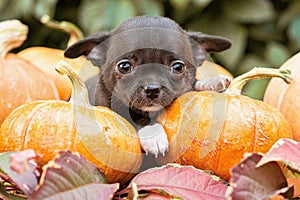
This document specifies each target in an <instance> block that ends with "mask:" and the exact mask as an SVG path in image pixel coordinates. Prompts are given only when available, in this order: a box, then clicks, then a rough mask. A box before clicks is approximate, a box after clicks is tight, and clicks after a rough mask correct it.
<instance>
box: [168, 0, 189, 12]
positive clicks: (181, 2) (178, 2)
mask: <svg viewBox="0 0 300 200" xmlns="http://www.w3.org/2000/svg"><path fill="white" fill-rule="evenodd" d="M170 3H171V5H172V6H174V7H175V9H176V10H184V9H185V8H187V6H188V5H189V4H190V3H191V1H190V0H170Z"/></svg>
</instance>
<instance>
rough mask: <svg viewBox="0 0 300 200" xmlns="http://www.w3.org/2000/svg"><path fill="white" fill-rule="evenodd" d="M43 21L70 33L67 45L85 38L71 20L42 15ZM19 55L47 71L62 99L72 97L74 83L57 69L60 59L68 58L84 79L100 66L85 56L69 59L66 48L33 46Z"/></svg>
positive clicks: (94, 72)
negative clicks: (54, 19) (59, 19)
mask: <svg viewBox="0 0 300 200" xmlns="http://www.w3.org/2000/svg"><path fill="white" fill-rule="evenodd" d="M41 22H42V23H43V24H45V25H47V26H49V27H51V28H54V29H58V30H61V31H64V32H66V33H68V34H69V35H70V39H69V42H68V44H67V46H70V45H72V44H73V43H75V42H77V41H78V40H80V39H82V38H83V35H82V33H81V31H80V30H79V28H77V27H76V26H75V25H74V24H72V23H70V22H66V21H62V22H57V21H53V20H51V19H50V17H49V16H44V17H42V18H41ZM18 56H20V57H22V58H24V59H26V60H28V61H30V62H31V63H33V64H34V65H36V66H37V67H39V68H40V69H41V70H42V71H44V72H45V73H47V74H48V75H49V76H50V77H51V79H52V80H53V81H54V83H55V86H56V88H57V89H58V92H59V96H60V99H62V100H68V99H69V98H70V96H71V93H72V85H71V83H70V80H69V79H68V78H67V77H65V76H61V75H59V74H58V73H57V72H56V71H55V65H56V64H57V63H58V62H59V61H60V60H62V59H65V60H67V61H68V62H69V63H70V65H71V66H72V67H73V69H74V70H75V71H76V72H77V74H78V75H79V76H80V78H81V79H83V80H87V79H88V78H90V77H91V76H93V75H95V74H97V72H98V67H94V66H93V65H92V64H91V63H90V62H89V61H87V60H86V59H85V58H84V57H83V56H82V57H79V58H76V59H67V58H65V57H64V50H61V49H55V48H50V47H43V46H33V47H29V48H26V49H23V50H22V51H20V52H18Z"/></svg>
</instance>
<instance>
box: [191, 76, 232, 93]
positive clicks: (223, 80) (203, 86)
mask: <svg viewBox="0 0 300 200" xmlns="http://www.w3.org/2000/svg"><path fill="white" fill-rule="evenodd" d="M230 82H231V78H230V77H229V76H226V75H218V76H215V77H212V78H207V79H202V80H197V81H196V83H195V85H194V90H195V91H216V92H224V91H225V90H226V89H227V88H228V86H229V85H230Z"/></svg>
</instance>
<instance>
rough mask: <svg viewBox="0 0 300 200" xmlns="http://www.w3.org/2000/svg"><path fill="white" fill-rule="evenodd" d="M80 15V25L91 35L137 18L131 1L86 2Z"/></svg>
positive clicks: (104, 0)
mask: <svg viewBox="0 0 300 200" xmlns="http://www.w3.org/2000/svg"><path fill="white" fill-rule="evenodd" d="M79 15H80V18H79V20H80V21H79V22H80V25H82V26H83V27H84V29H85V30H86V31H87V34H88V35H91V34H92V33H96V32H99V31H100V30H103V29H113V28H115V27H116V26H117V25H119V24H120V23H121V22H122V21H124V20H126V19H128V18H130V17H133V16H135V15H136V10H135V7H134V4H133V2H132V1H130V0H122V1H116V0H114V1H106V0H100V1H84V2H83V4H82V5H81V7H80V11H79ZM91 24H92V25H91Z"/></svg>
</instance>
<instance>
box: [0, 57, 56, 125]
mask: <svg viewBox="0 0 300 200" xmlns="http://www.w3.org/2000/svg"><path fill="white" fill-rule="evenodd" d="M58 98H59V96H58V92H57V89H56V87H55V85H54V83H53V82H52V81H51V80H49V77H48V76H47V74H45V73H44V72H42V71H41V70H39V69H38V68H37V67H36V66H34V65H32V64H31V63H30V62H28V61H26V60H24V59H22V58H20V57H18V56H16V55H15V54H12V53H9V54H7V55H6V56H5V57H4V58H0V110H1V111H0V124H1V123H2V121H3V120H4V119H5V118H6V117H7V115H8V114H9V113H10V112H12V111H13V109H15V108H16V107H18V106H20V105H22V104H24V103H27V102H30V101H34V100H40V99H58Z"/></svg>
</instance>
